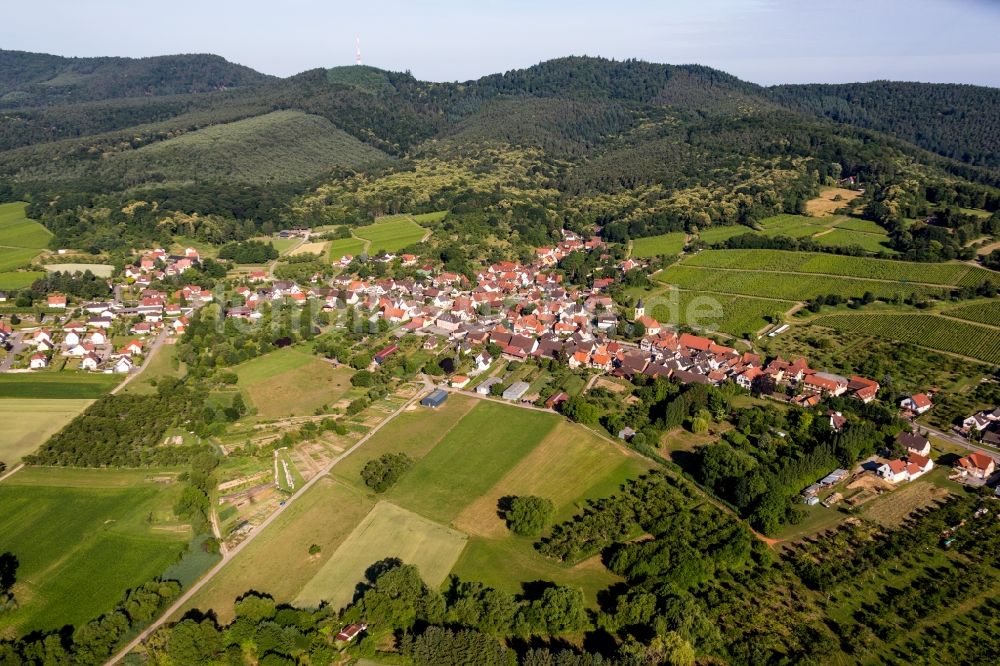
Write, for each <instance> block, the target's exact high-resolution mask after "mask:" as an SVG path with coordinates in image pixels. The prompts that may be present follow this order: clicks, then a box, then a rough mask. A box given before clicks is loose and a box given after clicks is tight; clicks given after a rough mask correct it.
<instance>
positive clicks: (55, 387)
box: [0, 371, 122, 399]
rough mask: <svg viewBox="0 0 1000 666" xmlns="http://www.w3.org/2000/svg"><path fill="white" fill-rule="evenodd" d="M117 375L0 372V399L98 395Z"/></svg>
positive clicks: (114, 381)
mask: <svg viewBox="0 0 1000 666" xmlns="http://www.w3.org/2000/svg"><path fill="white" fill-rule="evenodd" d="M121 379H122V378H121V377H120V376H115V375H105V374H91V373H85V372H69V371H67V372H44V373H43V372H34V373H31V374H21V373H17V374H14V373H5V374H0V398H63V399H90V398H100V397H101V396H102V395H104V394H105V393H107V392H108V391H110V390H111V389H112V388H114V387H115V385H117V384H118V382H120V381H121Z"/></svg>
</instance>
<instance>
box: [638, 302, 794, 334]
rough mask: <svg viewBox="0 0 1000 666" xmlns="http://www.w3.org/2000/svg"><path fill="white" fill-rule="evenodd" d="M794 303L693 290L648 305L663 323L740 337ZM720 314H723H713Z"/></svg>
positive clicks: (758, 327) (751, 331) (763, 324)
mask: <svg viewBox="0 0 1000 666" xmlns="http://www.w3.org/2000/svg"><path fill="white" fill-rule="evenodd" d="M793 305H794V303H792V302H791V301H771V300H764V299H760V298H749V297H747V296H732V295H728V294H705V293H698V292H693V291H681V292H677V291H668V292H666V293H664V294H662V295H661V296H660V297H658V298H654V299H652V300H649V299H647V308H649V311H651V312H652V314H653V317H654V318H655V319H656V320H657V321H659V322H660V323H661V324H667V325H671V326H679V325H687V326H696V327H699V328H711V329H712V330H717V331H722V332H723V333H729V334H731V335H737V336H740V335H743V334H744V333H753V332H755V331H758V330H760V329H761V328H763V327H764V326H766V325H767V323H768V322H767V319H765V317H770V316H773V315H776V314H778V313H784V312H786V311H788V310H789V309H790V308H791V307H792V306H793ZM715 308H718V310H715ZM713 310H714V312H713ZM716 313H718V314H721V316H719V317H715V316H713V315H714V314H716Z"/></svg>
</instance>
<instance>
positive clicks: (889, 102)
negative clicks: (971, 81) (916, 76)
mask: <svg viewBox="0 0 1000 666" xmlns="http://www.w3.org/2000/svg"><path fill="white" fill-rule="evenodd" d="M770 92H771V94H772V95H773V96H774V98H775V100H776V101H778V102H780V103H782V104H785V105H786V106H788V107H790V108H792V109H796V110H800V111H806V112H809V113H814V114H817V115H820V116H824V117H826V118H829V119H831V120H834V121H836V122H839V123H846V124H850V125H855V126H858V127H864V128H866V129H872V130H877V131H879V132H885V133H887V134H892V135H893V136H896V137H899V138H901V139H904V140H906V141H909V142H911V143H914V144H916V145H918V146H920V147H921V148H926V149H927V150H930V151H932V152H935V153H938V154H940V155H944V156H946V157H950V158H952V159H955V160H959V161H961V162H965V163H966V164H973V165H978V166H986V167H990V168H994V169H995V168H998V167H1000V89H997V88H985V87H981V86H970V85H955V84H932V83H898V82H893V81H875V82H872V83H846V84H839V85H828V84H810V85H787V86H775V87H774V88H771V89H770Z"/></svg>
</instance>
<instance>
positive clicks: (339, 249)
mask: <svg viewBox="0 0 1000 666" xmlns="http://www.w3.org/2000/svg"><path fill="white" fill-rule="evenodd" d="M364 249H365V242H364V241H363V240H361V239H360V238H338V239H337V240H332V241H330V254H329V256H330V260H331V261H337V260H338V259H340V258H341V257H343V256H344V255H345V254H349V255H351V256H352V257H356V256H358V255H359V254H361V253H362V252H363V251H364Z"/></svg>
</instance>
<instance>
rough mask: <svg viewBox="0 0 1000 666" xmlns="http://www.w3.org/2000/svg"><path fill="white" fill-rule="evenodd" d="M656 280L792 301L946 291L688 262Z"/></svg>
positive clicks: (913, 285) (693, 287)
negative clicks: (693, 264)
mask: <svg viewBox="0 0 1000 666" xmlns="http://www.w3.org/2000/svg"><path fill="white" fill-rule="evenodd" d="M656 280H657V281H659V282H664V283H667V284H672V285H674V286H676V287H679V288H680V289H690V290H694V291H718V292H723V293H727V294H744V295H747V296H762V297H766V298H781V299H787V300H790V301H806V300H810V299H813V298H816V297H817V296H821V295H823V296H825V295H827V294H839V295H841V296H845V297H849V298H860V297H861V296H863V295H864V294H865V292H871V293H872V294H874V295H875V296H877V297H892V296H894V295H901V296H904V297H905V296H909V295H910V294H912V293H914V292H916V293H918V294H927V295H932V294H933V295H938V294H944V293H945V292H946V288H945V287H931V286H924V285H915V284H912V283H905V282H884V281H878V280H864V279H861V278H846V277H845V278H836V279H831V278H829V277H827V276H825V275H810V274H793V273H770V272H767V271H741V270H731V269H726V270H720V269H718V268H704V267H701V266H689V265H687V262H683V263H680V264H674V265H673V266H670V267H668V268H667V269H666V270H663V271H661V272H660V273H658V274H657V276H656Z"/></svg>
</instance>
